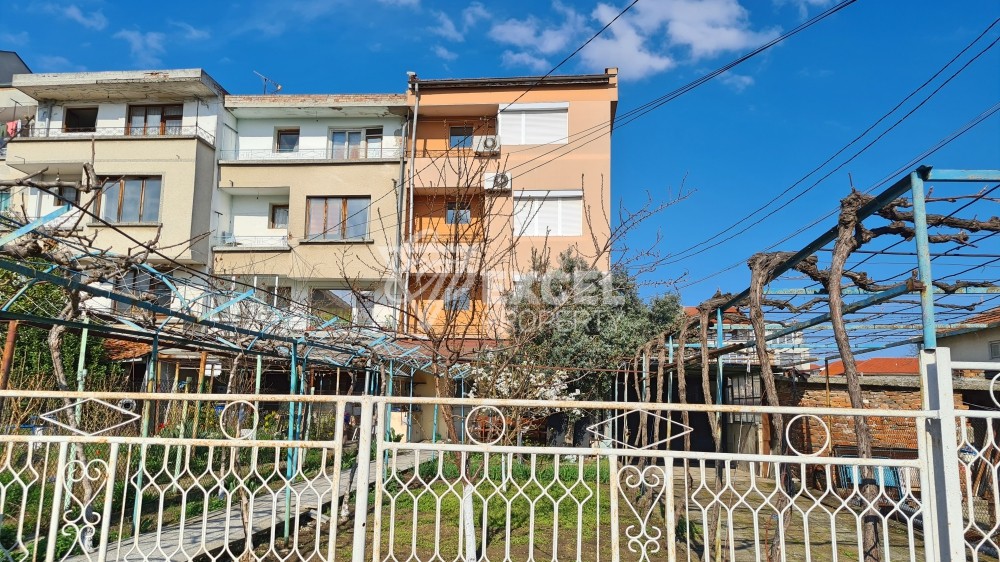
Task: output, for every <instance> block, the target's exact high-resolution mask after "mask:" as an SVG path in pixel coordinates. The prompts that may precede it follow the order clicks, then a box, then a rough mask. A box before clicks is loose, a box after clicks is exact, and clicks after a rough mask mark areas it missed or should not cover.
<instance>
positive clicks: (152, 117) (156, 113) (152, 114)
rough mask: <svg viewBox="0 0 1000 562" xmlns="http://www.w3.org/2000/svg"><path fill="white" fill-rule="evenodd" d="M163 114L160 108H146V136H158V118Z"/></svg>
mask: <svg viewBox="0 0 1000 562" xmlns="http://www.w3.org/2000/svg"><path fill="white" fill-rule="evenodd" d="M162 114H163V108H161V107H147V108H146V134H147V135H150V136H156V135H159V134H160V116H161V115H162Z"/></svg>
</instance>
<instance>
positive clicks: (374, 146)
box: [365, 129, 383, 158]
mask: <svg viewBox="0 0 1000 562" xmlns="http://www.w3.org/2000/svg"><path fill="white" fill-rule="evenodd" d="M365 144H366V148H367V149H368V158H382V157H383V156H382V130H381V129H368V132H367V136H366V137H365Z"/></svg>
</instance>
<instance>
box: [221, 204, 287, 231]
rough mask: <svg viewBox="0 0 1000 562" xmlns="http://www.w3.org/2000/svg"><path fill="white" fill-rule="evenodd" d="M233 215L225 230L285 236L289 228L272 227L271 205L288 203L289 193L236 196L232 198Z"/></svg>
mask: <svg viewBox="0 0 1000 562" xmlns="http://www.w3.org/2000/svg"><path fill="white" fill-rule="evenodd" d="M231 204H232V217H231V221H230V223H229V224H228V225H224V227H225V228H223V230H225V231H227V232H230V233H232V234H233V235H235V236H285V235H286V234H288V229H287V228H270V221H271V207H272V206H273V205H287V204H288V196H287V195H265V196H250V195H243V196H236V197H233V198H232V203H231Z"/></svg>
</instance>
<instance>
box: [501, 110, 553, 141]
mask: <svg viewBox="0 0 1000 562" xmlns="http://www.w3.org/2000/svg"><path fill="white" fill-rule="evenodd" d="M530 114H533V115H541V114H560V115H564V116H565V125H566V129H565V133H563V132H560V133H559V134H557V135H556V136H555V137H553V138H550V139H547V140H546V141H545V142H540V143H537V142H531V143H529V142H528V140H530V138H531V136H530V135H529V132H528V130H529V127H528V115H530ZM498 115H499V117H498V119H497V134H498V135H499V136H500V144H502V145H525V144H530V145H545V144H566V143H567V142H568V138H569V102H553V103H515V104H510V105H508V106H506V107H504V108H503V109H501V110H500V112H499V114H498ZM514 123H518V126H517V129H518V130H513V131H512V130H510V128H511V127H512V126H513V125H514ZM505 129H508V130H505Z"/></svg>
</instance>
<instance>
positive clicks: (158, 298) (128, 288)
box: [111, 269, 173, 313]
mask: <svg viewBox="0 0 1000 562" xmlns="http://www.w3.org/2000/svg"><path fill="white" fill-rule="evenodd" d="M115 292H116V293H118V294H122V295H130V296H133V297H135V299H136V300H141V301H146V302H150V303H152V304H155V305H157V306H162V307H169V306H170V303H171V301H172V300H173V297H172V295H171V293H170V287H168V286H167V285H166V284H165V283H164V282H163V281H161V280H160V279H158V278H157V277H156V276H154V275H153V274H152V273H150V272H149V271H146V270H143V269H131V270H129V271H128V272H126V273H125V275H124V276H123V277H122V278H119V279H116V280H115ZM111 306H112V309H113V310H114V311H115V312H119V313H125V312H129V311H131V310H132V305H131V304H129V303H123V302H118V301H114V302H113V304H112V305H111Z"/></svg>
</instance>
